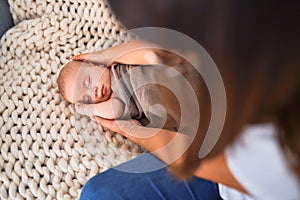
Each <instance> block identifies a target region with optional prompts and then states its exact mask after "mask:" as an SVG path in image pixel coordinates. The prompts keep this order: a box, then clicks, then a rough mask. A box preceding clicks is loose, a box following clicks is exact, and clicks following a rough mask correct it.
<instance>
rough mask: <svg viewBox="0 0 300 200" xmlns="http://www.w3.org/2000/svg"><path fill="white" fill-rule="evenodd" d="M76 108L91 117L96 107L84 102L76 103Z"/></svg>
mask: <svg viewBox="0 0 300 200" xmlns="http://www.w3.org/2000/svg"><path fill="white" fill-rule="evenodd" d="M75 110H76V111H77V112H78V113H80V114H82V115H87V116H89V117H92V116H93V115H94V113H95V108H94V104H84V103H80V102H78V103H76V104H75Z"/></svg>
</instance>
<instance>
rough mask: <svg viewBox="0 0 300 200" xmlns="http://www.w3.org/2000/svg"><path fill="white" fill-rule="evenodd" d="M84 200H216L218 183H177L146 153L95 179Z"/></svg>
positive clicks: (194, 179) (199, 181)
mask: <svg viewBox="0 0 300 200" xmlns="http://www.w3.org/2000/svg"><path fill="white" fill-rule="evenodd" d="M80 199H81V200H87V199H93V200H96V199H109V200H110V199H111V200H118V199H128V200H141V199H142V200H144V199H147V200H148V199H150V200H152V199H153V200H154V199H171V200H177V199H178V200H179V199H180V200H189V199H199V200H217V199H222V198H221V197H220V196H219V191H218V185H217V184H216V183H213V182H210V181H207V180H204V179H201V178H197V177H193V178H192V179H191V180H189V181H178V180H177V179H176V178H175V177H174V176H173V175H172V174H171V173H170V172H169V171H168V170H167V169H166V167H165V166H164V164H163V163H162V162H161V161H159V160H158V159H157V158H156V157H154V156H153V155H152V154H150V153H145V154H143V155H141V156H139V157H137V158H135V159H133V160H131V161H129V162H126V163H124V164H122V165H120V166H117V167H115V168H112V169H109V170H107V171H105V172H103V173H100V174H98V175H96V176H94V177H92V178H91V179H90V180H89V181H88V182H87V183H86V184H85V186H84V187H83V189H82V192H81V195H80Z"/></svg>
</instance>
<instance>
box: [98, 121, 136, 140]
mask: <svg viewBox="0 0 300 200" xmlns="http://www.w3.org/2000/svg"><path fill="white" fill-rule="evenodd" d="M94 119H95V120H96V121H97V123H98V124H100V125H102V126H104V127H105V128H108V129H110V130H111V131H113V132H116V133H119V134H121V135H123V136H125V137H128V133H129V132H130V129H131V128H132V127H133V125H135V126H136V125H138V126H139V125H141V124H140V123H139V122H138V121H137V120H110V119H104V118H101V117H98V116H94Z"/></svg>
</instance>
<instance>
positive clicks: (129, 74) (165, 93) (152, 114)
mask: <svg viewBox="0 0 300 200" xmlns="http://www.w3.org/2000/svg"><path fill="white" fill-rule="evenodd" d="M169 76H170V73H169V72H168V70H167V67H165V66H160V65H151V66H149V65H143V66H129V65H120V64H116V65H113V66H112V67H111V82H112V90H113V91H114V93H115V94H116V96H117V97H118V98H119V99H120V100H121V101H122V102H123V103H124V104H125V110H124V113H123V115H122V117H121V118H122V119H130V118H133V119H137V120H138V121H140V122H141V123H142V125H144V126H149V127H156V128H165V129H168V130H173V131H177V128H178V125H179V123H180V109H179V104H178V102H177V99H176V97H175V95H174V94H172V92H170V91H169V90H168V89H166V87H164V86H163V85H162V84H161V82H162V81H161V80H162V79H164V80H167V79H169V78H172V77H169Z"/></svg>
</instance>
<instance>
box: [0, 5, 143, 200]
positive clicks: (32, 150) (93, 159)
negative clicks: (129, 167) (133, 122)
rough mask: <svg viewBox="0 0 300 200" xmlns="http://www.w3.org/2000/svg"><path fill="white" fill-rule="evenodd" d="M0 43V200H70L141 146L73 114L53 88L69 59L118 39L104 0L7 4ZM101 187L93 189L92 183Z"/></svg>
mask: <svg viewBox="0 0 300 200" xmlns="http://www.w3.org/2000/svg"><path fill="white" fill-rule="evenodd" d="M9 4H10V9H11V12H12V15H13V19H14V22H15V24H16V25H15V26H14V27H13V28H11V29H10V30H8V31H7V32H6V33H5V35H4V36H3V37H2V38H1V42H0V45H1V46H0V77H1V79H0V82H1V83H0V113H1V117H0V151H1V153H0V199H78V197H79V194H80V191H81V188H82V186H83V185H84V184H85V183H86V181H87V180H88V179H89V178H91V177H92V176H94V175H96V174H97V173H99V172H102V171H104V170H106V169H108V168H110V167H112V166H115V165H117V164H120V163H122V162H125V161H127V160H129V159H131V158H133V157H134V156H136V155H137V154H139V153H140V152H141V149H140V148H139V147H138V146H137V145H135V144H133V143H131V142H129V141H128V140H125V139H124V138H123V137H122V136H120V135H117V134H114V133H112V132H110V131H109V130H105V129H104V128H102V127H101V126H99V125H98V124H96V123H94V122H92V121H91V120H90V119H89V118H88V117H84V116H82V115H79V114H77V113H75V111H74V108H73V106H72V105H70V104H68V103H67V102H65V101H64V100H63V99H62V97H61V96H60V94H59V93H58V89H57V83H56V79H57V75H58V73H59V70H60V69H61V67H62V66H63V65H64V64H66V63H67V62H68V61H69V60H68V58H70V57H71V56H73V55H76V54H79V53H85V52H90V51H95V50H100V49H103V48H107V47H110V46H112V45H115V44H118V43H120V42H122V41H120V40H118V39H117V38H118V34H119V33H121V32H124V30H125V29H124V27H123V26H122V25H121V23H120V22H119V21H118V20H117V19H116V18H115V17H114V15H113V13H112V12H111V10H110V8H109V6H108V4H107V2H106V1H105V0H64V1H62V0H47V1H46V0H36V1H34V0H9ZM99 187H101V186H99Z"/></svg>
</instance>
